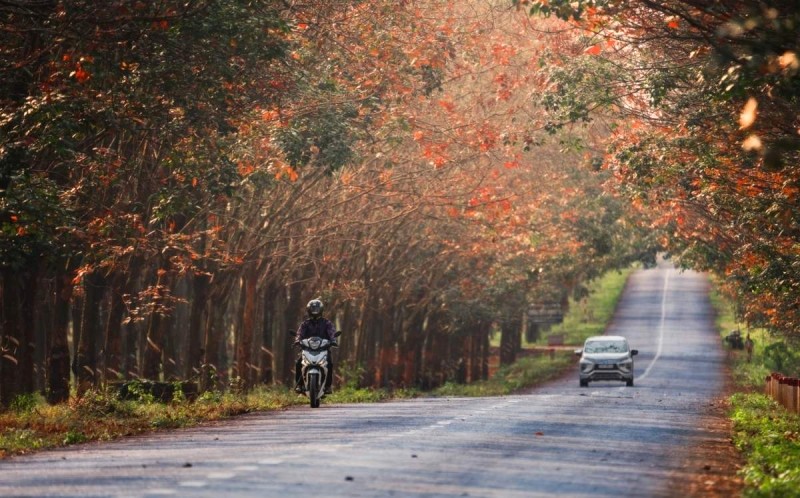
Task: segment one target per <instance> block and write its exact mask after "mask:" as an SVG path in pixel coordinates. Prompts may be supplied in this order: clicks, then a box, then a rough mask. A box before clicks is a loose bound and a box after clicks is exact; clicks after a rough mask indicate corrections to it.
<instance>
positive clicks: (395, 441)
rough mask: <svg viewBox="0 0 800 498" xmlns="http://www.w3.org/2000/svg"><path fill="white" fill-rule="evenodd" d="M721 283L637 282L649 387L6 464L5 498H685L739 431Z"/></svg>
mask: <svg viewBox="0 0 800 498" xmlns="http://www.w3.org/2000/svg"><path fill="white" fill-rule="evenodd" d="M707 286H708V284H707V279H706V277H705V276H703V275H701V274H698V273H693V272H679V271H677V270H675V269H672V268H668V267H659V268H656V269H651V270H642V271H638V272H636V273H634V274H633V275H632V277H631V279H630V281H629V283H628V286H627V288H626V292H625V295H624V296H623V299H622V301H621V302H620V305H619V307H618V312H617V315H616V317H615V319H614V323H613V324H612V326H611V328H610V330H609V333H613V334H620V335H625V336H627V337H628V339H629V341H630V343H631V345H632V347H634V348H636V349H639V351H640V355H639V356H637V357H636V380H635V382H636V385H635V387H624V384H622V383H611V382H609V383H602V382H600V383H592V384H590V386H589V387H588V388H579V387H578V379H577V372H576V373H575V375H571V376H568V377H566V378H564V379H563V380H561V381H557V382H554V383H550V384H548V385H546V386H544V387H542V388H539V389H535V390H532V391H531V392H529V393H527V394H520V395H514V396H506V397H497V398H464V399H462V398H457V399H456V398H449V399H415V400H407V401H397V402H389V403H378V404H365V405H338V406H334V405H328V406H325V405H324V404H323V407H322V408H321V409H319V410H313V411H312V410H311V409H310V408H308V407H298V408H294V409H290V410H287V411H283V412H280V413H265V414H255V415H248V416H244V417H240V418H237V419H235V420H232V421H228V422H225V423H224V424H217V425H213V426H207V427H200V428H193V429H188V430H180V431H174V432H170V433H162V434H151V435H147V436H140V437H133V438H128V439H125V440H121V441H116V442H111V443H103V444H87V445H82V446H78V447H72V448H67V449H62V450H57V451H47V452H43V453H39V454H35V455H31V456H26V457H18V458H13V459H10V460H7V461H3V462H0V496H120V497H146V496H169V495H174V496H199V497H219V496H228V497H235V496H254V497H255V496H259V497H264V496H280V497H282V498H283V497H295V496H297V497H301V496H302V497H306V496H315V495H319V496H326V497H329V496H341V497H358V496H363V497H372V496H401V497H406V496H430V497H456V496H486V497H503V498H506V497H535V496H559V495H560V496H578V497H581V496H585V497H606V496H607V497H612V496H613V497H619V496H636V497H640V496H679V495H682V494H686V493H687V492H689V491H687V490H688V489H689V488H688V487H687V485H686V483H688V482H689V481H690V480H691V479H692V478H693V477H696V475H697V474H698V472H699V473H702V472H704V471H705V472H707V473H708V475H706V476H704V477H703V479H704V480H705V481H704V482H705V485H706V486H707V487H708V489H712V488H713V487H714V485H715V482H716V481H715V479H717V477H719V476H716V475H715V474H714V472H715V468H716V467H717V462H715V461H713V460H702V461H699V460H698V458H700V457H698V454H697V448H698V447H703V446H708V445H712V446H714V445H723V444H725V441H726V439H727V434H726V433H725V431H724V430H722V429H720V428H719V427H720V425H721V424H716V425H715V424H709V423H708V421H709V420H710V419H709V417H710V415H709V414H708V411H709V405H710V404H711V403H712V401H713V400H714V399H715V397H717V396H719V395H721V394H722V390H723V385H724V377H723V374H722V371H723V360H724V355H723V352H722V350H721V347H720V341H719V336H718V335H717V334H716V333H715V331H714V330H713V322H712V319H711V317H712V311H711V307H710V304H709V301H708V297H707V290H708V289H707ZM712 418H713V417H712ZM707 456H708V455H706V457H707ZM704 469H705V470H704ZM693 494H698V495H702V494H703V492H702V490H697V489H695V490H694V492H693Z"/></svg>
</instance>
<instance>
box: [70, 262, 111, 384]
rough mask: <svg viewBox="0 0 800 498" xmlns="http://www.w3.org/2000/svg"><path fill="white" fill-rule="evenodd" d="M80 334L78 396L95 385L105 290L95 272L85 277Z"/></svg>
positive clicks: (103, 280)
mask: <svg viewBox="0 0 800 498" xmlns="http://www.w3.org/2000/svg"><path fill="white" fill-rule="evenodd" d="M83 288H84V292H83V309H82V311H81V334H80V340H79V342H78V348H77V353H76V354H75V377H76V379H77V383H78V396H82V395H83V394H84V393H85V392H86V391H88V390H89V389H91V388H92V387H94V386H96V385H97V380H98V375H97V373H98V372H97V344H98V342H99V341H98V338H99V336H100V326H99V323H100V312H99V310H100V301H101V299H102V296H103V291H104V290H105V278H104V277H103V276H102V275H100V274H99V273H97V272H93V273H91V274H89V275H87V276H86V277H85V280H84V285H83Z"/></svg>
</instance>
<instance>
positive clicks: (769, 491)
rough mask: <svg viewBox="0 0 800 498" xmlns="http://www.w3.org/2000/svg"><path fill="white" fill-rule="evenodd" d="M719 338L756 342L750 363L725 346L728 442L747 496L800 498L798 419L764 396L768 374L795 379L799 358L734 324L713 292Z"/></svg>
mask: <svg viewBox="0 0 800 498" xmlns="http://www.w3.org/2000/svg"><path fill="white" fill-rule="evenodd" d="M712 303H713V304H714V307H715V309H716V312H717V328H718V330H719V331H720V336H721V339H722V338H724V337H725V336H726V335H727V334H729V333H730V332H731V331H733V330H739V331H741V334H742V336H745V337H746V335H747V334H749V335H750V337H751V338H752V339H753V340H754V348H753V354H752V357H751V358H750V359H748V356H747V353H746V352H745V351H742V350H736V349H731V348H730V347H729V346H726V349H727V351H728V360H729V364H730V366H731V372H732V377H733V378H732V380H733V384H734V388H735V390H736V391H737V392H735V393H734V394H733V395H732V396H731V397H730V405H731V412H730V418H731V420H732V422H733V434H732V440H733V443H734V445H735V446H736V448H737V449H738V450H739V451H740V453H741V455H742V457H743V459H744V462H745V463H744V466H743V468H742V469H741V470H740V474H741V476H742V478H743V479H744V482H745V486H746V487H745V489H744V491H743V493H742V494H743V496H745V497H757V498H762V497H763V498H767V497H780V498H783V497H800V416H798V415H796V414H793V413H790V412H789V411H787V410H785V409H784V408H783V407H782V406H781V405H779V404H778V403H776V402H775V401H773V400H772V399H771V398H770V397H769V396H766V395H765V394H763V389H764V379H765V377H766V376H767V375H768V374H769V373H770V372H772V371H778V372H782V373H784V374H786V375H797V367H798V363H799V362H798V357H797V355H795V354H794V352H793V350H792V349H791V348H788V347H787V346H786V345H785V344H784V343H783V341H781V340H780V339H779V338H776V337H773V336H771V335H770V334H769V332H768V331H766V330H764V329H751V328H748V327H746V326H745V325H744V324H741V323H738V322H737V321H736V319H735V315H734V313H733V308H732V306H731V305H730V303H729V302H727V301H726V300H725V299H724V298H723V297H722V296H720V295H719V294H718V293H716V292H714V293H712Z"/></svg>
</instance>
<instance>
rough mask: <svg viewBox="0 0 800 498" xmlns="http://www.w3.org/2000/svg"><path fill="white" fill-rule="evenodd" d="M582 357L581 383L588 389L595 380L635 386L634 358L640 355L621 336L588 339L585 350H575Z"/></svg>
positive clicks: (584, 345)
mask: <svg viewBox="0 0 800 498" xmlns="http://www.w3.org/2000/svg"><path fill="white" fill-rule="evenodd" d="M575 354H576V355H577V356H580V357H581V360H580V365H579V371H578V375H579V379H578V380H579V381H580V386H581V387H586V386H588V385H589V382H591V381H595V380H620V381H623V382H625V384H626V385H628V386H632V385H633V357H634V356H636V355H637V354H639V351H637V350H636V349H631V348H630V347H629V346H628V340H627V339H625V338H624V337H622V336H619V335H596V336H593V337H590V338H588V339H586V342H585V343H584V344H583V349H577V350H575Z"/></svg>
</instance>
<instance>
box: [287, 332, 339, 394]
mask: <svg viewBox="0 0 800 498" xmlns="http://www.w3.org/2000/svg"><path fill="white" fill-rule="evenodd" d="M340 335H342V333H341V332H336V334H334V336H333V337H334V340H333V341H330V340H328V339H323V338H322V337H309V338H308V339H303V340H301V341H300V342H298V343H297V344H298V345H299V346H300V348H301V349H302V356H301V359H300V372H301V376H302V379H303V394H305V395H306V396H308V399H309V401H310V403H311V408H319V402H320V400H321V399H322V398H324V397H325V380H326V379H327V377H328V355H329V354H330V349H331V348H333V347H338V346H339V343H338V342H337V341H336V338H337V337H339V336H340Z"/></svg>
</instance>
